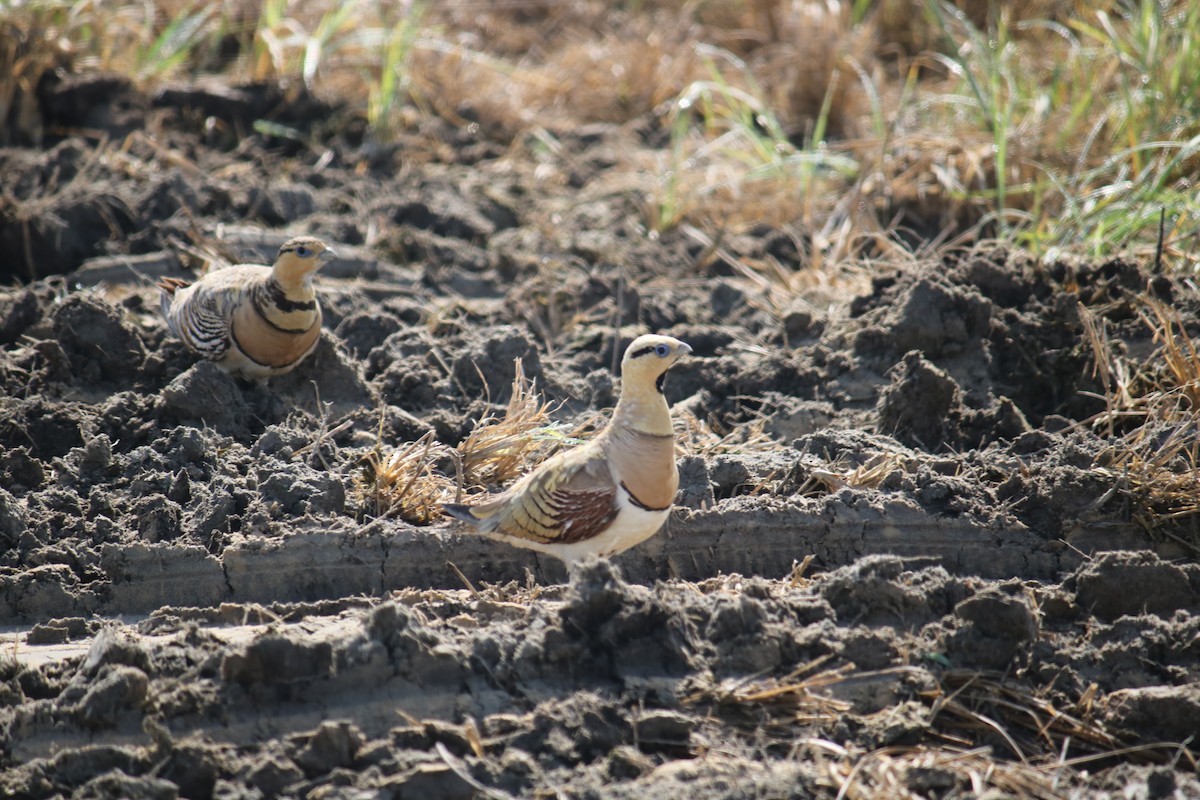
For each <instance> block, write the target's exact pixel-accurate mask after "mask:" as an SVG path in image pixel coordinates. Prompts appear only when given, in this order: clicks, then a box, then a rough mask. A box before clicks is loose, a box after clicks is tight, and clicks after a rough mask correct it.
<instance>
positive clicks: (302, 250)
mask: <svg viewBox="0 0 1200 800" xmlns="http://www.w3.org/2000/svg"><path fill="white" fill-rule="evenodd" d="M312 254H313V253H312V250H310V249H309V248H307V247H305V246H304V245H300V246H299V247H297V248H296V255H298V256H300V257H301V258H308V257H309V256H311V255H312Z"/></svg>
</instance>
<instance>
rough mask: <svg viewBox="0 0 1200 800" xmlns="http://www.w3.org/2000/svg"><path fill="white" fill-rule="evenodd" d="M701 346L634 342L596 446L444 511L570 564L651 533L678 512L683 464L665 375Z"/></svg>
mask: <svg viewBox="0 0 1200 800" xmlns="http://www.w3.org/2000/svg"><path fill="white" fill-rule="evenodd" d="M690 352H692V348H691V347H690V346H688V345H687V344H685V343H684V342H681V341H679V340H678V339H672V338H671V337H670V336H657V335H646V336H639V337H638V338H637V339H634V340H633V343H632V344H630V345H629V347H628V349H626V351H625V358H624V359H623V360H622V362H621V398H620V400H619V401H618V402H617V407H616V410H615V411H614V412H613V416H612V420H610V421H609V423H608V426H607V427H605V428H604V430H603V431H601V432H600V433H599V434H598V435H597V436H596V437H595V438H593V439H591V440H590V441H588V442H587V443H586V444H584V445H581V446H580V447H577V448H575V449H574V450H567V451H565V452H562V453H559V454H558V455H556V456H554V457H553V458H550V459H549V460H547V461H546V462H545V463H543V464H541V465H540V466H539V467H538V468H537V469H535V470H534V471H532V472H530V473H529V474H527V475H525V476H524V477H522V478H521V479H520V480H519V481H517V482H516V483H515V484H513V485H512V486H511V487H510V488H509V489H507V490H506V491H504V492H503V493H501V494H500V495H498V496H496V497H494V498H492V499H490V500H485V501H483V502H482V503H479V504H478V505H474V506H468V505H458V504H446V505H444V506H443V509H444V511H445V512H446V513H447V514H449V515H450V516H452V517H454V518H456V519H459V520H462V521H464V522H466V523H468V524H470V525H472V526H473V527H474V528H476V529H477V530H478V531H479V532H480V533H482V534H484V535H485V536H488V537H490V538H493V539H499V540H501V541H504V542H508V543H509V544H513V545H516V546H518V547H526V548H529V549H531V550H537V551H539V552H542V553H549V554H550V555H553V556H556V557H558V558H560V559H562V560H563V561H564V562H566V563H567V564H568V565H569V564H570V563H571V562H573V561H576V560H578V559H582V558H584V557H585V556H589V555H600V556H603V555H611V554H614V553H619V552H621V551H622V550H627V549H629V548H630V547H633V546H634V545H636V544H638V543H640V542H643V541H645V540H646V539H648V538H650V537H651V536H653V535H654V533H655V532H657V531H658V529H659V528H660V527H662V524H663V523H664V522H666V519H667V516H668V515H669V514H670V512H671V503H672V501H674V499H675V491H676V490H677V489H678V488H679V472H678V470H677V469H676V466H675V435H674V432H673V431H672V429H671V412H670V410H669V409H668V408H667V400H666V398H665V397H664V396H663V392H662V389H663V380H664V379H665V378H666V373H667V370H668V369H670V368H671V366H672V365H673V364H675V362H676V361H678V360H679V359H680V358H682V357H683V356H685V355H687V354H688V353H690Z"/></svg>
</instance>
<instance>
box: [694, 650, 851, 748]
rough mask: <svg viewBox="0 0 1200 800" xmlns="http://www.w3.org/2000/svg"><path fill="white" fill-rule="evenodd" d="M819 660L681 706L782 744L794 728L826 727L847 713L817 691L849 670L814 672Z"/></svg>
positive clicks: (699, 694)
mask: <svg viewBox="0 0 1200 800" xmlns="http://www.w3.org/2000/svg"><path fill="white" fill-rule="evenodd" d="M826 661H828V657H826V658H820V659H817V660H816V661H813V662H811V663H808V664H804V665H802V666H800V667H797V668H796V669H795V670H793V671H792V672H791V673H790V674H788V675H786V676H784V677H782V678H778V679H776V678H766V679H749V680H748V679H737V680H727V681H722V682H720V683H717V684H714V685H712V686H706V687H704V688H702V689H699V690H697V691H695V692H693V693H691V694H690V695H688V696H686V697H684V698H683V702H684V704H685V705H689V706H693V707H696V708H702V709H706V710H707V712H708V713H709V714H711V715H712V716H714V717H716V718H718V719H720V720H721V721H722V722H723V723H725V724H727V725H732V726H733V727H735V728H737V729H738V730H741V731H742V732H743V733H746V734H750V735H756V736H757V735H762V734H765V735H767V736H770V737H771V738H774V739H787V738H789V737H791V736H793V735H794V734H795V731H796V728H797V726H806V725H813V724H817V723H825V722H832V721H834V720H836V719H837V718H838V717H839V716H840V715H841V714H843V713H845V712H846V711H847V710H849V708H850V704H849V703H847V702H845V701H842V700H838V699H836V698H834V697H831V696H829V694H828V693H827V692H825V691H823V690H825V689H827V688H828V687H830V686H832V685H834V684H836V683H840V682H841V681H843V680H845V679H846V676H847V675H849V674H850V672H851V671H852V670H853V666H844V667H839V668H837V669H827V670H821V671H817V669H818V668H819V667H820V666H821V665H822V664H823V663H824V662H826Z"/></svg>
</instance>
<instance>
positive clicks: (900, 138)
mask: <svg viewBox="0 0 1200 800" xmlns="http://www.w3.org/2000/svg"><path fill="white" fill-rule="evenodd" d="M1198 21H1200V10H1197V9H1196V8H1194V7H1192V6H1190V5H1188V4H1184V3H1180V2H1176V3H1165V4H1163V3H1157V4H1135V3H1123V2H1110V3H1103V4H1100V6H1099V7H1096V6H1095V4H1085V3H1051V2H1048V0H1037V1H1035V0H1030V2H1021V3H1004V4H996V3H983V2H975V1H974V0H970V1H968V0H958V2H956V3H942V2H931V1H930V0H878V2H872V3H846V2H830V3H818V2H803V3H797V2H791V0H742V1H741V2H738V1H737V0H731V1H730V2H718V3H689V2H681V1H680V0H659V1H658V2H648V3H639V4H635V5H633V6H624V7H619V8H614V7H613V6H612V5H611V4H608V3H599V2H593V0H568V1H567V2H520V3H502V4H497V5H495V6H487V7H479V6H477V5H471V4H468V5H466V6H461V7H460V6H459V5H458V4H438V3H433V4H420V3H412V4H410V3H366V2H351V3H344V4H330V3H312V4H302V5H297V4H286V3H280V2H268V3H265V4H262V6H261V7H260V8H257V9H250V8H249V7H245V6H242V5H238V4H233V5H231V6H224V7H220V8H216V7H211V8H210V7H199V6H193V5H188V4H181V3H176V2H173V0H159V1H158V2H155V3H149V4H144V5H142V6H129V7H120V8H116V7H114V8H111V9H110V8H103V9H102V8H99V7H97V8H95V9H92V8H90V7H86V8H85V7H80V6H78V5H77V4H71V3H67V2H65V0H57V1H55V0H51V2H44V3H31V4H18V5H15V6H13V5H6V6H4V9H3V11H0V30H2V31H4V32H5V36H4V37H2V38H0V41H3V42H4V44H3V45H0V66H3V67H5V69H4V70H3V71H0V119H3V120H5V121H6V122H7V123H9V124H8V125H6V126H5V131H6V132H13V133H12V134H11V135H16V136H20V137H21V138H22V139H24V140H27V141H32V142H38V141H40V140H41V138H42V135H43V132H42V126H41V123H40V113H41V109H40V108H39V104H40V102H41V101H40V100H39V92H40V91H41V88H42V87H41V84H42V78H43V76H48V77H49V80H50V82H51V83H53V81H55V80H58V79H59V77H60V76H63V75H69V74H70V73H72V72H86V71H91V70H100V71H109V72H115V73H119V74H121V75H126V76H128V77H129V78H130V79H131V80H132V81H133V82H134V83H135V84H136V85H138V86H142V87H146V88H150V87H153V86H154V85H156V84H160V83H162V82H164V81H169V80H177V79H180V78H184V79H188V78H191V79H200V78H205V79H208V78H211V77H213V76H218V77H220V78H221V79H223V80H225V81H227V82H230V83H239V82H243V81H263V80H268V81H275V82H278V83H279V84H281V85H282V86H284V87H287V88H288V89H289V90H298V88H299V87H303V89H304V90H307V91H310V92H313V93H317V94H322V93H324V94H327V95H329V96H332V97H337V98H339V99H340V100H342V101H344V102H345V103H346V111H347V112H348V114H349V115H350V116H353V117H358V118H360V119H365V121H366V123H367V127H368V130H369V132H370V134H371V136H373V137H374V138H377V139H381V140H395V139H396V138H397V137H400V136H403V138H404V140H405V142H406V143H407V144H408V149H407V150H406V152H407V153H409V154H411V155H412V156H413V157H416V154H417V153H422V152H423V153H427V154H433V156H432V157H436V153H438V152H441V151H442V150H443V149H444V145H443V146H439V145H438V144H437V139H438V134H437V133H436V126H434V127H433V128H429V127H428V125H427V123H428V118H430V117H434V118H438V119H440V120H442V121H444V122H448V123H449V124H450V125H451V126H453V127H456V128H459V127H462V128H471V129H472V130H473V131H476V132H478V133H479V134H480V135H482V136H484V137H486V138H490V139H493V140H497V141H500V142H503V143H506V144H508V145H510V146H511V147H513V148H514V150H524V149H528V150H529V151H530V152H529V154H530V155H535V156H537V157H538V159H539V160H541V161H543V162H545V164H546V165H547V166H551V165H553V164H554V162H555V161H556V160H557V159H558V158H560V156H559V155H557V154H556V153H555V152H554V151H553V148H551V150H550V152H548V153H546V152H542V148H543V146H544V144H545V142H547V141H552V140H554V139H555V138H556V137H560V136H565V135H571V133H572V132H573V131H577V130H579V129H580V127H581V126H586V125H588V124H592V123H611V124H614V125H619V126H623V127H624V128H625V129H626V130H627V132H628V133H629V134H630V143H631V144H638V145H641V144H646V143H648V144H649V145H650V146H649V147H643V146H631V147H627V148H619V151H618V152H617V153H616V154H615V155H616V156H617V158H616V160H615V161H616V163H614V164H613V165H612V167H611V169H609V170H606V171H605V172H606V177H605V179H604V180H603V181H602V183H603V184H604V189H603V190H604V191H611V190H612V187H613V185H614V183H615V184H616V185H617V186H619V187H620V188H619V189H618V190H619V191H624V192H630V193H635V194H636V195H637V196H638V198H637V199H638V200H639V201H640V202H641V203H642V204H643V205H644V208H645V223H646V227H647V229H648V230H649V231H652V232H656V233H661V232H665V231H668V230H673V229H675V228H677V227H680V226H682V225H691V226H693V227H694V228H696V229H699V230H702V231H704V232H705V233H706V234H707V235H708V236H709V237H711V238H713V239H714V240H717V239H719V238H720V232H722V231H733V232H738V231H744V230H748V229H751V228H753V227H754V226H761V225H771V226H775V227H789V228H791V229H794V230H795V231H797V233H798V235H799V236H800V238H802V239H803V240H805V241H806V243H807V244H806V247H805V248H803V252H802V255H801V258H800V260H799V262H798V263H796V264H787V265H784V266H785V267H787V268H789V269H791V270H795V269H798V268H808V267H814V266H815V267H818V268H823V265H828V264H834V265H837V264H842V263H843V262H845V261H847V260H863V261H864V262H865V263H872V262H874V261H878V260H890V259H892V258H896V257H900V258H902V257H903V255H902V254H903V252H904V251H915V250H919V249H921V248H922V247H926V248H928V247H929V246H930V245H931V243H943V244H946V243H960V244H971V243H974V242H978V241H979V240H980V239H982V238H987V237H992V236H996V237H999V238H1001V239H1003V240H1005V241H1014V242H1017V243H1020V244H1022V245H1024V246H1027V247H1030V248H1032V249H1033V250H1035V251H1036V252H1039V253H1041V252H1051V253H1052V252H1057V251H1059V250H1062V249H1076V250H1078V249H1081V248H1082V249H1091V250H1093V251H1094V254H1097V255H1101V254H1104V253H1111V252H1121V251H1126V252H1128V251H1129V250H1134V251H1139V252H1140V251H1141V250H1143V249H1144V248H1145V247H1146V246H1147V245H1148V244H1149V242H1150V237H1148V236H1146V234H1147V233H1148V232H1149V231H1151V230H1153V229H1154V227H1155V223H1156V222H1157V214H1158V209H1160V208H1163V207H1165V208H1166V209H1167V216H1168V230H1167V235H1166V242H1165V248H1164V252H1165V255H1166V257H1167V259H1168V260H1169V262H1170V263H1175V264H1191V263H1194V262H1195V257H1194V255H1193V250H1194V248H1190V247H1188V246H1187V242H1188V241H1189V239H1190V238H1191V237H1192V236H1193V235H1194V234H1193V231H1194V222H1195V219H1196V217H1197V208H1196V204H1195V199H1194V197H1193V195H1194V193H1192V192H1189V191H1188V188H1187V187H1188V184H1187V182H1186V181H1187V179H1188V178H1189V176H1190V175H1191V174H1193V173H1194V171H1195V170H1194V167H1195V163H1196V162H1197V160H1200V137H1197V133H1198V131H1197V129H1196V128H1195V125H1194V124H1190V123H1187V122H1181V120H1182V121H1186V120H1194V119H1195V118H1196V115H1197V114H1196V112H1197V109H1196V108H1195V105H1194V104H1195V97H1196V96H1200V92H1196V91H1195V88H1196V82H1197V81H1198V80H1200V78H1197V75H1200V54H1198V53H1197V48H1194V47H1190V46H1189V45H1188V41H1190V40H1189V39H1188V38H1187V37H1188V36H1189V33H1188V32H1189V31H1190V30H1193V29H1194V28H1195V26H1196V24H1197V22H1198ZM1134 73H1136V74H1134ZM1048 75H1049V76H1051V78H1052V80H1051V81H1050V82H1049V83H1047V80H1046V76H1048ZM426 129H428V130H433V131H434V135H433V136H432V137H424V135H423V134H422V131H423V130H426ZM423 138H425V139H427V140H428V141H427V144H428V146H422V145H421V144H420V142H421V141H422V139H423ZM1139 143H1145V144H1139ZM589 188H590V187H583V190H584V193H585V194H586V193H587V191H588V189H589ZM596 188H597V190H600V186H599V185H597V187H596Z"/></svg>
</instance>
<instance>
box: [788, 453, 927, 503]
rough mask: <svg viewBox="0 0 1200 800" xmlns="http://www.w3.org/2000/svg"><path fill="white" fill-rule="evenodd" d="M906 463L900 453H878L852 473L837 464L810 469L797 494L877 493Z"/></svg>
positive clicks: (816, 466) (814, 466)
mask: <svg viewBox="0 0 1200 800" xmlns="http://www.w3.org/2000/svg"><path fill="white" fill-rule="evenodd" d="M906 463H907V459H906V458H905V456H903V455H901V454H899V453H877V454H876V455H873V456H871V458H869V459H867V461H866V462H864V463H862V464H860V465H859V466H857V467H855V468H854V469H845V468H843V467H840V466H839V465H837V464H830V465H828V467H825V466H820V465H812V466H811V467H809V469H808V477H807V478H806V479H805V481H804V483H802V484H801V485H800V488H799V489H798V490H797V493H799V494H831V493H833V492H838V491H841V490H842V489H845V488H851V489H877V488H879V486H880V485H881V484H882V483H883V482H884V481H885V480H886V479H887V478H888V476H889V475H891V474H892V473H893V472H895V471H896V470H898V469H904V468H905V466H906Z"/></svg>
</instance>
